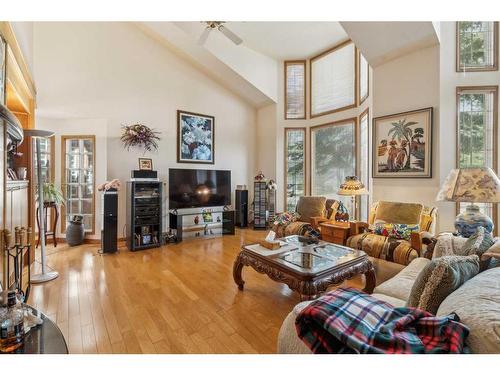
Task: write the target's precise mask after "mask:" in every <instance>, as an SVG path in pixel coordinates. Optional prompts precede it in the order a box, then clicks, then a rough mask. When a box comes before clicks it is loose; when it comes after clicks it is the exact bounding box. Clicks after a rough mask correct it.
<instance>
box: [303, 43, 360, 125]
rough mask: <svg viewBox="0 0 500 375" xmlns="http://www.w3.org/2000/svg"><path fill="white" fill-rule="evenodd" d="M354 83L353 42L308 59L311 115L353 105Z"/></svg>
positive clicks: (354, 98)
mask: <svg viewBox="0 0 500 375" xmlns="http://www.w3.org/2000/svg"><path fill="white" fill-rule="evenodd" d="M354 83H355V47H354V44H353V43H349V44H346V45H344V46H342V47H340V48H337V49H335V50H332V51H331V52H328V53H326V54H324V55H320V56H318V57H315V58H313V59H311V116H319V115H321V114H326V113H329V112H333V111H335V110H339V109H342V108H345V107H349V106H352V105H355V101H356V95H355V84H354Z"/></svg>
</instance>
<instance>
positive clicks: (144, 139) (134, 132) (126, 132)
mask: <svg viewBox="0 0 500 375" xmlns="http://www.w3.org/2000/svg"><path fill="white" fill-rule="evenodd" d="M122 128H123V133H122V136H121V138H120V139H121V140H122V142H123V147H125V148H126V149H127V151H129V150H130V148H131V147H144V150H145V151H152V150H155V151H156V150H158V141H159V140H160V137H159V136H158V134H160V132H156V131H154V130H153V129H151V128H150V127H148V126H146V125H142V124H134V125H127V126H122Z"/></svg>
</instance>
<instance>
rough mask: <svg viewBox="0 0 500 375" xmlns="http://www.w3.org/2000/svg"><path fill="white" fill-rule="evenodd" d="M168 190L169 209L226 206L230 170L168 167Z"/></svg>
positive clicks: (229, 197) (229, 189) (228, 193)
mask: <svg viewBox="0 0 500 375" xmlns="http://www.w3.org/2000/svg"><path fill="white" fill-rule="evenodd" d="M168 191H169V209H179V208H193V207H214V206H228V205H230V204H231V171H219V170H214V169H176V168H170V169H169V171H168Z"/></svg>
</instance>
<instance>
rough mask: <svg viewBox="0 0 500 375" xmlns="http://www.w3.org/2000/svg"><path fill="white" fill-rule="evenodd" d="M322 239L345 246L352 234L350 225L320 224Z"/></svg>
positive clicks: (343, 223) (341, 223)
mask: <svg viewBox="0 0 500 375" xmlns="http://www.w3.org/2000/svg"><path fill="white" fill-rule="evenodd" d="M319 227H320V231H321V239H322V240H323V241H326V242H331V243H335V244H337V245H345V244H346V241H347V238H349V235H350V232H351V229H350V227H351V225H350V223H348V222H347V223H345V222H335V221H329V222H324V223H320V224H319Z"/></svg>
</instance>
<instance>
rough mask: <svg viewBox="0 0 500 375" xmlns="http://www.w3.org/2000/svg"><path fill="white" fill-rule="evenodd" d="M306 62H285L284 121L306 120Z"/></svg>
mask: <svg viewBox="0 0 500 375" xmlns="http://www.w3.org/2000/svg"><path fill="white" fill-rule="evenodd" d="M305 77H306V62H305V61H304V60H302V61H285V119H288V120H289V119H305V118H306V79H305Z"/></svg>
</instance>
